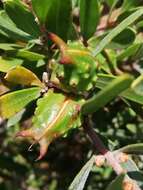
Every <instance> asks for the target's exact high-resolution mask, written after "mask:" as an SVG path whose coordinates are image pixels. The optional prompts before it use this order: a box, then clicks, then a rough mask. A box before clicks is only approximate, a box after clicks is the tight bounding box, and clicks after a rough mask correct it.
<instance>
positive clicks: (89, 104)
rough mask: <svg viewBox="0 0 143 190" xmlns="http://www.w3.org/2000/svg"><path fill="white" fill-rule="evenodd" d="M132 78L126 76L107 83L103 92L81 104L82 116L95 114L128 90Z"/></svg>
mask: <svg viewBox="0 0 143 190" xmlns="http://www.w3.org/2000/svg"><path fill="white" fill-rule="evenodd" d="M132 80H133V77H132V76H131V75H128V74H124V75H122V76H119V77H117V78H116V79H114V80H113V81H112V82H111V83H109V84H108V85H107V86H106V87H105V88H104V89H103V90H101V91H100V92H99V93H97V94H96V95H95V96H94V97H93V98H91V99H89V100H87V101H86V103H85V104H83V106H82V108H81V111H82V113H83V114H89V113H93V112H96V111H97V110H98V109H100V108H102V107H104V106H105V105H106V104H107V103H108V102H110V101H111V100H112V99H114V98H115V97H116V96H118V95H119V94H120V93H121V92H122V91H124V90H126V89H127V88H129V86H130V84H131V82H132Z"/></svg>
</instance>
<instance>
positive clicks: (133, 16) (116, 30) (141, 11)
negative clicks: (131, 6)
mask: <svg viewBox="0 0 143 190" xmlns="http://www.w3.org/2000/svg"><path fill="white" fill-rule="evenodd" d="M141 15H143V9H142V8H140V9H138V10H137V11H136V12H134V13H133V14H131V15H130V16H129V17H127V18H126V19H124V20H123V21H122V22H121V23H120V24H119V25H118V26H117V27H115V28H114V29H113V30H112V31H110V32H109V34H107V35H106V36H105V37H104V38H103V40H101V41H100V43H99V44H98V46H97V48H95V50H94V51H93V55H94V56H96V55H97V54H98V53H100V52H101V51H102V50H103V49H104V48H105V47H106V46H107V45H108V44H109V42H111V40H112V39H113V38H115V36H117V35H118V34H119V33H120V32H122V31H123V30H124V29H125V28H127V27H128V26H129V25H131V24H132V23H133V22H134V21H136V20H137V19H138V18H139V17H140V16H141Z"/></svg>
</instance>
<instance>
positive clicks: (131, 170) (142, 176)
mask: <svg viewBox="0 0 143 190" xmlns="http://www.w3.org/2000/svg"><path fill="white" fill-rule="evenodd" d="M122 166H123V168H124V169H125V170H126V171H127V174H128V176H129V177H130V178H131V179H133V180H135V182H136V184H137V185H138V186H139V187H140V189H143V173H142V172H140V171H139V169H138V167H137V166H136V164H135V162H134V161H133V160H132V159H129V160H128V161H127V162H125V163H123V164H122Z"/></svg>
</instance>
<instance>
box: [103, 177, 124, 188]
mask: <svg viewBox="0 0 143 190" xmlns="http://www.w3.org/2000/svg"><path fill="white" fill-rule="evenodd" d="M124 177H125V175H124V174H121V175H119V176H118V177H116V179H115V180H114V181H112V183H111V184H110V185H109V186H108V187H107V189H106V190H115V189H116V190H123V180H124Z"/></svg>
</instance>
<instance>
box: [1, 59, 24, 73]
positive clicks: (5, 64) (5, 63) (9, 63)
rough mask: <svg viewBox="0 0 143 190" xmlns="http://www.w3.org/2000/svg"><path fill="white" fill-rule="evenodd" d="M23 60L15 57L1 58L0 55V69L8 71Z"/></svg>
mask: <svg viewBox="0 0 143 190" xmlns="http://www.w3.org/2000/svg"><path fill="white" fill-rule="evenodd" d="M22 63H23V60H21V59H15V58H3V57H1V56H0V71H1V72H8V71H9V70H11V69H13V68H15V67H16V66H18V65H21V64H22Z"/></svg>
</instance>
